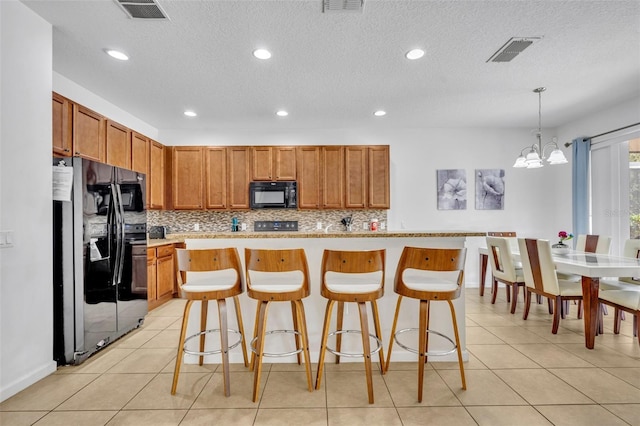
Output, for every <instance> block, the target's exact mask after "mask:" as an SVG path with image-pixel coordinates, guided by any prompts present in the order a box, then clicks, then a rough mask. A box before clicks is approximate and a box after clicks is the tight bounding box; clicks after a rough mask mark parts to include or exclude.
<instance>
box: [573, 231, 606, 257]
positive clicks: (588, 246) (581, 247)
mask: <svg viewBox="0 0 640 426" xmlns="http://www.w3.org/2000/svg"><path fill="white" fill-rule="evenodd" d="M610 247H611V237H606V236H603V235H583V234H581V235H578V238H577V239H576V250H578V251H584V252H587V253H601V254H607V253H609V248H610Z"/></svg>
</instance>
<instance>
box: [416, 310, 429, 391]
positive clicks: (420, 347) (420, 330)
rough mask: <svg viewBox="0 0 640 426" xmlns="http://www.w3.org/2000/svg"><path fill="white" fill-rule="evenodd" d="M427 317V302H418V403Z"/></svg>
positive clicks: (422, 378)
mask: <svg viewBox="0 0 640 426" xmlns="http://www.w3.org/2000/svg"><path fill="white" fill-rule="evenodd" d="M428 315H429V301H427V300H421V301H420V320H419V326H418V334H419V336H418V351H419V354H418V402H422V385H423V382H424V364H425V363H426V362H427V361H426V359H427V357H426V354H425V348H426V347H427V316H428Z"/></svg>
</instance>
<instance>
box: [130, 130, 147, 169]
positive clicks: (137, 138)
mask: <svg viewBox="0 0 640 426" xmlns="http://www.w3.org/2000/svg"><path fill="white" fill-rule="evenodd" d="M130 168H131V170H135V171H136V172H138V173H145V174H147V173H149V139H148V138H147V137H146V136H144V135H141V134H140V133H136V132H131V167H130Z"/></svg>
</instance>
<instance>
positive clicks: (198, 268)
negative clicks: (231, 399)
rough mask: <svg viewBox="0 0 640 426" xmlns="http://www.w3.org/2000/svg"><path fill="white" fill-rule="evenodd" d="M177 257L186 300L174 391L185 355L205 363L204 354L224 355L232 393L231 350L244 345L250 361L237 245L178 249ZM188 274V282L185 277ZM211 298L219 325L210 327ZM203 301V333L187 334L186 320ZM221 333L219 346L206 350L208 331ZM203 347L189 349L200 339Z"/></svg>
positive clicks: (226, 381) (226, 386)
mask: <svg viewBox="0 0 640 426" xmlns="http://www.w3.org/2000/svg"><path fill="white" fill-rule="evenodd" d="M176 257H177V259H178V284H179V287H180V293H181V297H182V298H184V299H187V303H186V305H185V307H184V314H183V316H182V328H181V330H180V341H179V344H178V355H177V356H176V367H175V370H174V372H173V384H172V386H171V394H172V395H175V393H176V388H177V386H178V375H179V373H180V366H181V365H182V358H183V356H184V354H185V353H186V354H189V355H197V356H199V357H200V359H199V363H200V365H202V363H203V361H204V356H205V355H214V354H221V358H222V369H223V372H224V394H225V396H229V395H231V388H230V384H229V350H230V349H233V348H235V347H236V346H238V345H241V346H242V355H243V357H244V365H245V367H246V366H247V364H248V360H247V348H246V345H245V337H244V325H243V324H242V312H241V311H240V301H239V299H238V295H240V294H242V292H243V291H244V280H243V276H242V266H241V264H240V257H239V256H238V251H237V250H236V249H235V248H223V249H204V250H188V249H176ZM185 276H186V282H184V281H183V280H184V277H185ZM228 297H232V298H233V303H234V305H235V311H236V319H237V321H238V330H231V329H229V328H228V326H227V304H226V299H227V298H228ZM210 300H215V301H217V302H218V319H219V324H220V328H219V329H212V330H207V329H206V328H207V310H208V305H209V301H210ZM196 301H200V302H201V308H200V332H198V333H196V334H194V335H192V336H189V337H187V336H186V335H187V323H188V321H189V312H190V311H191V306H192V304H193V302H196ZM213 332H219V333H220V349H217V350H211V351H205V336H206V334H208V333H213ZM229 333H234V334H237V335H238V336H239V339H238V341H237V342H235V343H232V344H229ZM198 337H199V341H200V348H199V350H198V351H194V350H191V349H188V348H187V342H189V341H190V340H192V339H195V338H198Z"/></svg>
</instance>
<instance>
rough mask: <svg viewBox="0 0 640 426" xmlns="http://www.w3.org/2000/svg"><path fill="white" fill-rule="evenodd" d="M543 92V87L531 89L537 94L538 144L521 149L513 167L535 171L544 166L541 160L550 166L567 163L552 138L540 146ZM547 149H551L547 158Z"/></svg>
mask: <svg viewBox="0 0 640 426" xmlns="http://www.w3.org/2000/svg"><path fill="white" fill-rule="evenodd" d="M545 90H547V89H546V88H545V87H538V88H537V89H533V92H534V93H537V94H538V131H537V132H536V137H537V139H538V142H537V143H534V144H533V145H531V146H527V147H525V148H523V149H522V151H520V156H519V157H518V158H517V159H516V162H515V163H514V164H513V167H517V168H527V169H537V168H540V167H543V166H544V163H543V162H542V160H547V162H548V163H549V164H551V165H555V164H566V163H568V161H567V158H566V157H565V156H564V154H563V153H562V151H561V150H560V148H559V147H558V144H557V142H558V139H557V138H553V139H552V141H551V142H549V143H547V144H545V145H544V146H542V92H544V91H545ZM548 149H552V151H551V154H549V157H548V158H547V157H546V156H545V152H546V151H547V150H548ZM527 150H528V151H529V152H528V153H527V155H526V156H525V155H524V152H525V151H527Z"/></svg>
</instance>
